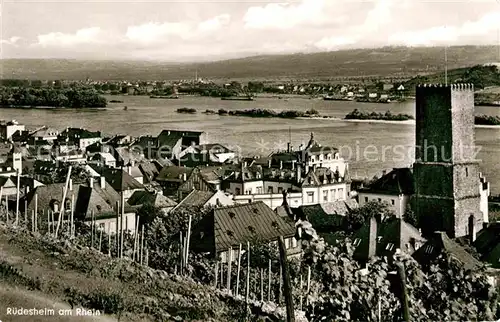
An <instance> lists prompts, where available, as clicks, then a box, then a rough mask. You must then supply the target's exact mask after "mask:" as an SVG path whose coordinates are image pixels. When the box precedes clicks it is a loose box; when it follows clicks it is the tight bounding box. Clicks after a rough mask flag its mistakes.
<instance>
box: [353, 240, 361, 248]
mask: <svg viewBox="0 0 500 322" xmlns="http://www.w3.org/2000/svg"><path fill="white" fill-rule="evenodd" d="M359 244H361V238H356V239H355V240H354V242H353V243H352V245H353V246H354V247H358V246H359Z"/></svg>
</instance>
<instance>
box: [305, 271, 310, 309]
mask: <svg viewBox="0 0 500 322" xmlns="http://www.w3.org/2000/svg"><path fill="white" fill-rule="evenodd" d="M310 290H311V266H307V291H306V305H309V291H310Z"/></svg>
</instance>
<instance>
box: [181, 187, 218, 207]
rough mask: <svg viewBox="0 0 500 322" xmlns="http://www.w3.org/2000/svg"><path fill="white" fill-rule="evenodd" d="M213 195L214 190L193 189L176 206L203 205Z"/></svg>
mask: <svg viewBox="0 0 500 322" xmlns="http://www.w3.org/2000/svg"><path fill="white" fill-rule="evenodd" d="M214 195H215V192H213V191H200V190H193V191H191V192H190V193H189V194H188V195H187V196H186V198H184V199H183V200H182V201H181V202H179V204H178V205H177V208H181V207H197V206H205V205H206V203H207V202H208V201H209V200H210V198H212V197H213V196H214Z"/></svg>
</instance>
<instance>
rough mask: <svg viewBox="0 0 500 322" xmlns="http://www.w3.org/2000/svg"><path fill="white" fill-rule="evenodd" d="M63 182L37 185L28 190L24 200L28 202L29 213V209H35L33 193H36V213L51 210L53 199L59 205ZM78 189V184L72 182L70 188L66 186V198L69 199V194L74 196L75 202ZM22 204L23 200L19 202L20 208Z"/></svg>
mask: <svg viewBox="0 0 500 322" xmlns="http://www.w3.org/2000/svg"><path fill="white" fill-rule="evenodd" d="M65 184H66V183H65V182H63V183H52V184H47V185H43V186H38V187H36V188H34V189H32V190H30V192H28V194H27V195H26V197H25V198H26V199H25V200H26V201H27V203H28V213H31V211H34V210H35V194H36V195H37V199H38V205H37V210H38V213H42V212H45V213H46V212H47V210H51V209H52V208H51V206H52V203H53V202H54V201H57V202H58V203H59V205H61V201H62V197H63V193H64V186H65ZM79 189H80V185H77V184H73V185H72V187H71V190H70V189H69V187H68V191H67V194H66V200H71V196H74V198H75V203H76V200H77V196H78V192H79ZM24 206H25V202H24V201H23V202H21V203H20V208H22V209H23V210H25V209H24ZM42 220H44V219H42Z"/></svg>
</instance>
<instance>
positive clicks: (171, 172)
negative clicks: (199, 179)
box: [156, 165, 193, 181]
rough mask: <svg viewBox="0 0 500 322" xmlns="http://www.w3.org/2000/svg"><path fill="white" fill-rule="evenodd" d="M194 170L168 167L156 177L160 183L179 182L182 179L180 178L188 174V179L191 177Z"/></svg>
mask: <svg viewBox="0 0 500 322" xmlns="http://www.w3.org/2000/svg"><path fill="white" fill-rule="evenodd" d="M192 171H193V168H186V167H179V166H176V165H174V166H166V167H164V168H163V169H161V171H160V173H159V174H158V176H157V177H156V180H158V181H179V180H181V181H182V179H181V178H180V176H182V175H184V173H185V174H186V176H187V177H189V176H190V175H191V172H192Z"/></svg>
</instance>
